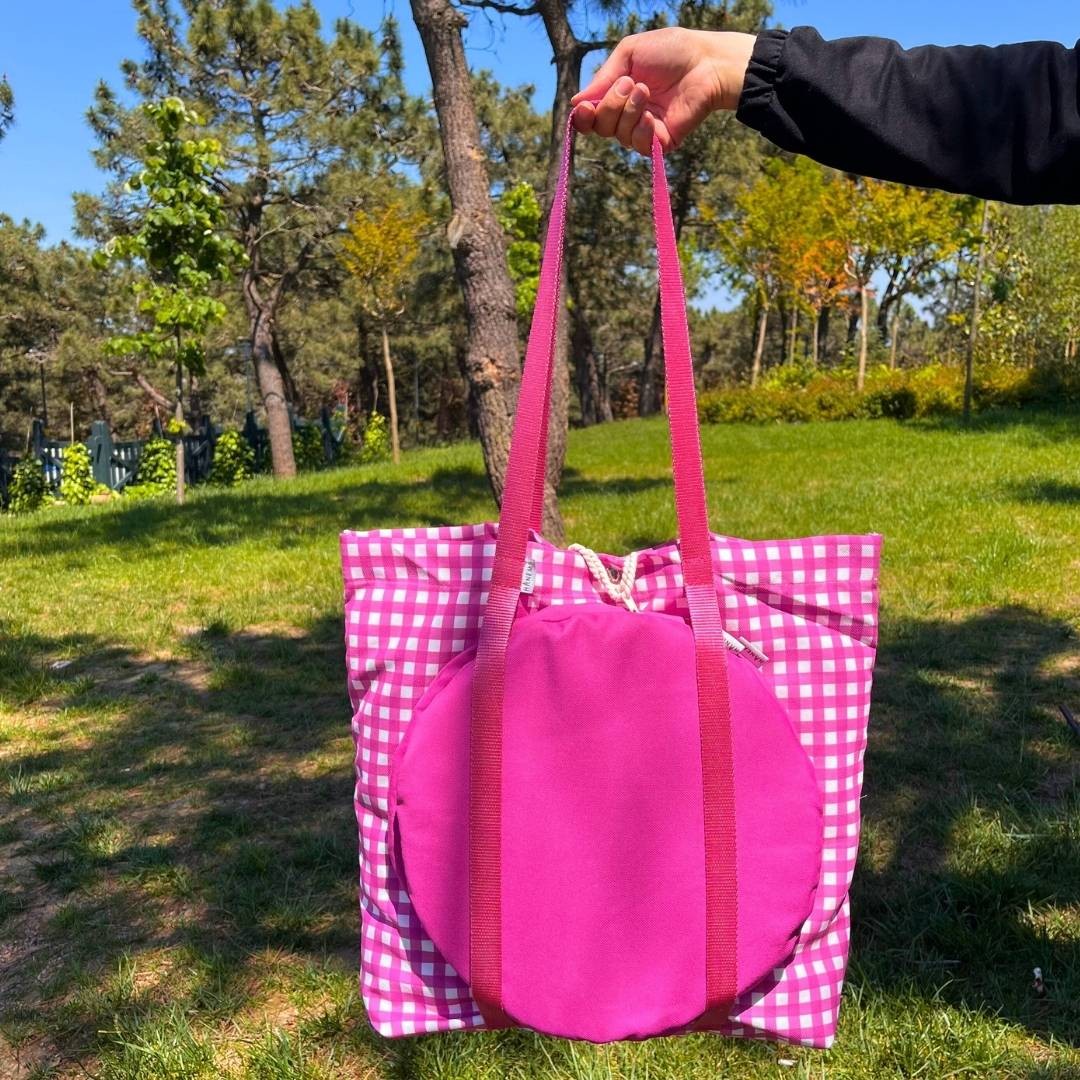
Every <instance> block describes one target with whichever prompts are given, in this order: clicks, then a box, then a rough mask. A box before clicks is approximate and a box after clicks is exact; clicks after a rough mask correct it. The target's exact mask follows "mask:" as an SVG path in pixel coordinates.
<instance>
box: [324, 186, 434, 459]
mask: <svg viewBox="0 0 1080 1080" xmlns="http://www.w3.org/2000/svg"><path fill="white" fill-rule="evenodd" d="M427 224H428V218H427V215H426V214H424V213H423V212H422V211H420V210H416V209H413V208H411V207H409V206H408V205H407V204H406V203H405V202H404V201H403V200H402V199H400V198H388V199H386V200H385V201H383V202H382V203H381V204H380V205H379V206H377V207H375V208H373V209H370V210H358V211H357V212H356V213H355V214H353V216H352V218H351V219H350V220H349V225H348V232H347V233H346V235H345V237H344V239H343V240H342V244H341V261H342V263H343V265H344V266H345V269H346V270H348V272H349V274H350V275H351V276H352V278H353V282H354V284H355V286H356V294H357V301H358V303H359V304H360V307H361V308H362V309H363V310H364V312H365V313H366V314H367V315H368V316H370V317H371V318H372V319H374V320H375V322H376V323H378V326H379V331H380V333H381V334H382V349H383V365H384V367H385V369H386V393H387V399H388V401H389V403H390V447H391V451H392V454H393V459H394V464H395V465H396V464H397V463H398V461H400V459H401V443H400V440H399V438H398V415H397V391H396V389H395V387H394V361H393V358H392V356H391V354H390V323H391V322H392V321H393V320H394V319H395V318H396V317H397V316H398V315H400V314H401V313H402V311H403V310H404V309H405V297H406V294H407V293H408V290H409V288H410V286H411V285H412V283H413V268H414V266H415V263H416V257H417V255H418V254H419V252H420V240H421V237H422V235H423V232H424V229H425V228H426V226H427Z"/></svg>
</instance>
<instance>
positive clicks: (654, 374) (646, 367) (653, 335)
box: [638, 294, 664, 416]
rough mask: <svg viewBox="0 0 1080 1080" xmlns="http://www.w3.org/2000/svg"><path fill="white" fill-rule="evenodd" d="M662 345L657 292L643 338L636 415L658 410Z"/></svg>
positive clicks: (650, 413)
mask: <svg viewBox="0 0 1080 1080" xmlns="http://www.w3.org/2000/svg"><path fill="white" fill-rule="evenodd" d="M663 347H664V346H663V341H662V337H661V333H660V296H659V294H657V297H656V303H655V304H654V305H653V313H652V322H651V323H650V324H649V334H648V337H646V338H645V362H644V363H643V364H642V365H641V377H640V379H639V380H638V416H653V415H655V414H656V413H658V412H659V411H660V384H661V382H662V380H663V372H662V370H661V369H662V367H663V364H662V360H663Z"/></svg>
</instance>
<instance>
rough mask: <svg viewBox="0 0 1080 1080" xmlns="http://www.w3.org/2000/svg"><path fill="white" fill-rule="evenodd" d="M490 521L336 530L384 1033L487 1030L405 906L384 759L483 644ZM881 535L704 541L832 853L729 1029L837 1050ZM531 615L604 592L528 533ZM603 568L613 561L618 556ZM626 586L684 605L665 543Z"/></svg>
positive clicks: (373, 985) (377, 1012) (366, 951)
mask: <svg viewBox="0 0 1080 1080" xmlns="http://www.w3.org/2000/svg"><path fill="white" fill-rule="evenodd" d="M496 531H497V526H496V525H493V524H485V525H464V526H453V527H447V528H430V529H394V530H379V531H375V532H364V533H351V532H347V533H344V534H343V535H342V538H341V551H342V561H343V564H344V574H345V611H346V641H347V662H348V669H349V693H350V697H351V700H352V706H353V722H352V730H353V735H354V737H355V741H356V797H355V803H356V817H357V822H358V824H359V827H360V905H361V911H362V919H361V923H362V956H361V960H362V962H361V986H362V990H363V997H364V1002H365V1004H366V1006H367V1010H368V1015H369V1016H370V1018H371V1022H372V1024H373V1025H374V1026H375V1028H376V1029H377V1030H378V1031H379V1032H380V1033H381V1034H383V1035H407V1034H413V1033H418V1032H426V1031H445V1030H449V1029H451V1028H466V1027H482V1026H483V1021H482V1019H481V1017H480V1014H479V1011H478V1010H477V1008H476V1006H475V1004H474V1003H473V1001H472V999H471V997H470V995H469V988H468V986H467V985H466V984H465V982H464V981H463V980H462V979H461V978H460V977H459V976H458V974H457V973H456V972H455V971H454V970H453V968H452V967H451V966H450V964H448V963H447V962H446V961H445V960H444V959H443V958H442V956H440V955H439V953H438V951H437V949H436V948H435V946H434V944H433V943H432V942H431V940H430V939H429V938H428V937H427V936H426V935H425V933H424V930H423V927H421V926H420V924H419V922H418V921H417V918H416V915H415V913H414V911H413V909H412V906H411V905H410V903H409V897H408V895H407V894H406V893H405V891H404V889H403V888H402V886H401V883H400V882H399V881H398V880H397V878H396V877H395V875H394V872H393V870H392V869H391V867H390V864H389V859H388V856H387V792H388V787H389V780H390V758H391V755H392V753H393V751H394V749H395V747H396V746H397V745H398V743H399V742H400V741H401V738H402V736H403V735H404V734H405V729H406V727H407V726H408V724H409V720H410V718H411V716H412V711H413V708H414V706H415V705H416V703H417V702H418V701H419V699H420V697H421V696H422V695H423V693H424V691H425V689H426V688H427V687H428V686H429V685H430V684H431V683H432V682H433V681H434V679H435V677H436V676H437V675H438V673H439V671H440V669H441V668H442V667H443V666H444V665H445V664H447V663H449V661H450V660H452V659H453V658H454V657H455V656H456V655H457V654H458V653H460V652H462V651H463V650H465V649H469V648H472V647H474V646H475V645H476V642H477V636H478V626H479V621H480V617H481V613H482V611H483V604H484V601H485V599H486V595H487V594H486V582H487V581H488V580H489V579H490V575H491V567H492V561H493V558H494V554H495V535H496ZM880 547H881V540H880V537H878V536H819V537H811V538H808V539H804V540H776V541H748V540H734V539H730V538H727V537H721V536H714V537H713V559H714V567H715V571H716V575H717V587H718V588H719V590H720V598H721V611H722V614H723V617H724V623H725V627H726V629H727V630H729V631H730V632H731V633H733V634H735V635H736V636H741V637H744V638H746V639H747V640H748V641H751V642H752V643H753V644H755V645H758V646H759V647H760V648H761V649H763V650H764V652H765V653H766V654H767V655H768V656H769V658H770V659H769V662H768V663H767V664H766V665H765V666H764V667H763V668H762V675H763V676H764V678H765V679H766V681H767V682H768V683H769V685H770V686H771V687H772V689H773V690H774V691H775V693H776V694H777V696H778V697H779V698H780V700H781V701H783V702H784V703H785V705H786V706H787V709H788V713H789V715H790V717H791V721H792V723H793V724H794V725H795V729H796V731H797V732H798V734H799V738H800V740H801V741H802V745H803V746H804V747H805V749H806V751H807V753H808V754H809V756H810V758H811V760H812V761H813V763H814V767H815V769H816V770H817V776H818V780H819V782H820V785H821V790H822V794H823V802H824V837H823V842H824V848H823V855H822V868H821V880H820V882H819V886H818V891H817V897H816V901H815V905H814V910H813V912H812V913H811V915H810V918H809V919H808V920H807V922H806V924H805V926H804V927H803V929H802V931H801V934H800V937H799V941H798V943H797V945H796V948H795V952H794V954H793V955H792V957H791V958H790V960H789V962H788V963H787V964H786V965H785V966H784V967H783V968H778V969H776V970H775V971H774V972H773V973H772V976H771V977H770V978H769V979H768V980H766V981H765V982H763V983H762V984H761V985H759V986H758V987H756V988H755V989H754V990H753V992H751V993H749V994H746V995H744V996H743V997H741V998H740V999H739V1000H738V1001H737V1002H736V1005H735V1007H734V1009H733V1010H732V1013H731V1020H730V1023H729V1024H728V1025H727V1026H726V1027H724V1028H723V1029H721V1030H723V1031H724V1032H725V1033H726V1034H729V1035H738V1036H744V1037H749V1038H768V1039H781V1040H786V1041H789V1042H794V1043H801V1044H803V1045H807V1046H817V1047H827V1046H829V1045H830V1044H831V1042H832V1039H833V1036H834V1033H835V1030H836V1020H837V1010H838V1006H839V1001H840V989H841V986H842V984H843V978H844V967H845V964H846V961H847V951H848V939H849V922H848V907H847V894H848V887H849V885H850V883H851V875H852V872H853V870H854V867H855V855H856V852H857V850H858V844H859V797H860V791H861V788H862V778H863V754H864V751H865V747H866V725H867V720H868V716H869V710H870V681H871V673H872V669H873V664H874V653H875V646H876V643H877V587H878V561H879V556H880ZM529 558H530V559H532V560H533V561H534V563H535V568H536V575H535V583H534V589H533V592H532V593H531V594H529V595H525V596H523V598H522V600H523V602H524V604H525V606H526V610H527V611H535V610H538V609H540V608H543V607H546V606H548V605H550V604H602V603H610V602H611V601H610V599H609V598H608V597H606V596H605V595H604V594H603V593H602V592H601V591H600V589H599V588H598V586H597V584H596V582H595V580H594V579H593V577H592V575H591V574H590V572H589V570H588V569H587V567H586V565H585V561H584V559H583V558H582V557H581V556H580V555H578V554H577V553H576V552H572V551H566V550H563V549H561V548H557V547H554V546H553V545H551V544H549V543H547V542H546V541H544V540H542V539H541V538H540V537H539V536H537V535H536V534H533V536H532V538H531V542H530V544H529ZM602 559H603V560H604V562H605V563H608V564H610V565H615V566H618V565H621V561H622V560H621V559H620V558H618V557H615V556H607V555H605V556H602ZM634 598H635V599H636V601H637V602H638V604H639V605H640V606H641V607H642V608H643V609H646V610H650V611H657V612H665V613H671V614H679V615H682V616H683V617H687V616H688V612H687V609H686V602H685V598H684V597H683V595H682V574H681V570H680V565H679V552H678V548H677V547H676V546H675V545H674V544H667V545H664V546H662V547H657V548H652V549H650V550H648V551H644V552H641V553H640V554H639V556H638V573H637V580H636V583H635V586H634Z"/></svg>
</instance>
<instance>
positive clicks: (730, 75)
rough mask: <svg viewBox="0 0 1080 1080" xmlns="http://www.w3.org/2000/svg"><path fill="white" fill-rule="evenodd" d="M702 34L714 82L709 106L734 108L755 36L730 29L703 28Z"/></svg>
mask: <svg viewBox="0 0 1080 1080" xmlns="http://www.w3.org/2000/svg"><path fill="white" fill-rule="evenodd" d="M705 36H706V37H707V38H708V39H709V41H708V44H709V54H710V57H711V60H712V65H713V72H714V82H715V90H714V93H713V100H712V103H711V104H712V109H713V111H714V112H715V111H717V110H721V109H723V110H730V111H734V110H735V109H737V108H738V106H739V98H740V97H741V96H742V89H743V84H744V83H745V82H746V71H747V69H748V68H749V66H750V58H751V56H753V53H754V44H755V43H756V42H757V36H756V35H755V34H739V33H733V32H730V31H714V32H712V33H709V32H707V31H706V32H705Z"/></svg>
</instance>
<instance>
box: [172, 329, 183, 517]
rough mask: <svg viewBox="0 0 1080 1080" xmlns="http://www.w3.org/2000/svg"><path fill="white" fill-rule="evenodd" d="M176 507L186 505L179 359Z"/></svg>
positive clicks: (181, 377)
mask: <svg viewBox="0 0 1080 1080" xmlns="http://www.w3.org/2000/svg"><path fill="white" fill-rule="evenodd" d="M176 348H177V352H179V349H180V334H179V332H177V335H176ZM173 416H174V417H175V419H176V426H177V429H178V430H177V433H176V436H177V437H176V505H177V506H183V505H184V365H183V364H181V363H180V360H179V358H178V359H177V361H176V410H175V412H174V413H173Z"/></svg>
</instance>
